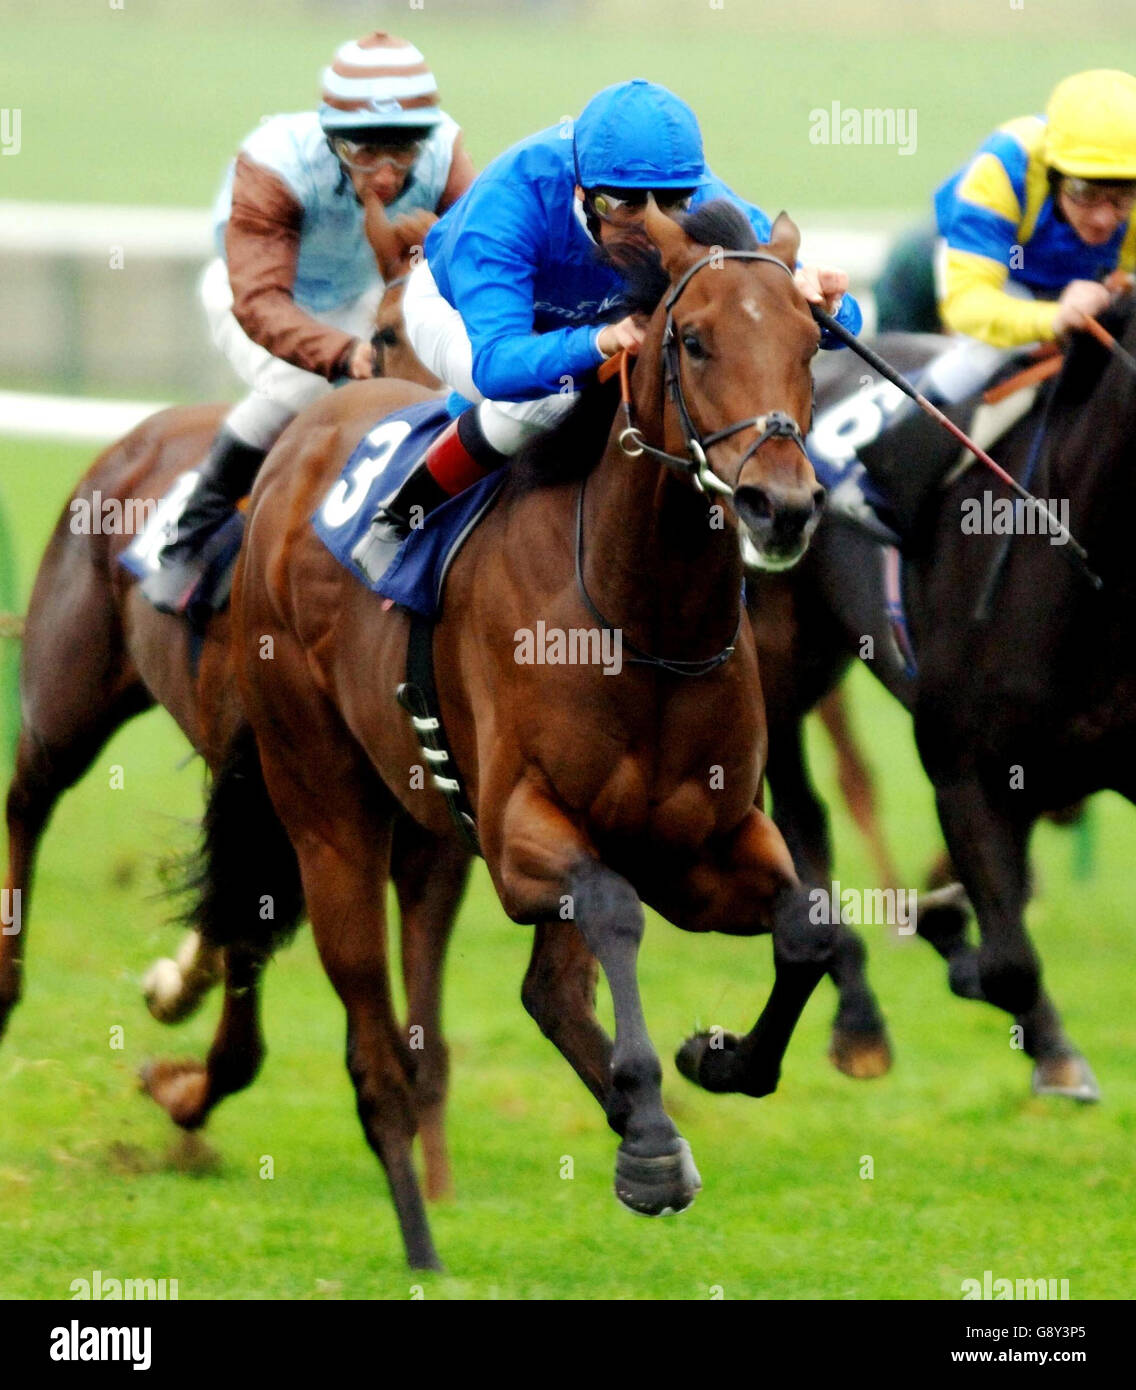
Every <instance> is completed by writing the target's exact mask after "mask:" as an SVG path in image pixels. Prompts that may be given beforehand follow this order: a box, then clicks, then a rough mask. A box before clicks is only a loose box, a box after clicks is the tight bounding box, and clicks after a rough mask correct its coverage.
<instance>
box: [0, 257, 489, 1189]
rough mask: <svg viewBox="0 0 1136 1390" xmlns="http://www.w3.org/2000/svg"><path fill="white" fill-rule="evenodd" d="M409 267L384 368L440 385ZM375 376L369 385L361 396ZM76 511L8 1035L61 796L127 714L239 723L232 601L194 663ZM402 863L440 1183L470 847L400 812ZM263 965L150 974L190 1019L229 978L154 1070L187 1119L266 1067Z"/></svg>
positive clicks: (191, 730) (161, 478) (124, 468)
mask: <svg viewBox="0 0 1136 1390" xmlns="http://www.w3.org/2000/svg"><path fill="white" fill-rule="evenodd" d="M402 268H404V267H397V266H388V267H387V271H388V275H387V287H386V292H385V293H384V296H383V299H382V301H381V303H380V305H379V309H378V313H377V318H376V337H377V338H378V339H379V344H378V347H379V350H380V351H381V354H382V365H383V369H384V371H385V372H387V373H390V374H397V375H399V376H401V377H404V378H406V379H408V380H412V381H419V382H421V383H422V384H423V385H424V386H427V387H436V386H437V385H438V383H437V381H436V379H435V378H433V377H431V376H430V375H429V374H428V373H426V371H425V369H424V368H423V367H422V366H421V364H420V363H419V362H418V359H417V358H416V357H415V356H414V353H413V351H412V349H411V348H410V346H409V344H408V342H407V341H406V339H405V334H404V333H403V332H402V324H401V300H402V293H401V285H402V280H401V279H400V278H398V271H399V270H400V269H402ZM369 389H373V387H368V386H367V385H366V384H364V385H363V386H362V388H361V390H362V392H363V393H364V394H365V393H366V392H367V391H368V390H369ZM226 409H227V407H225V406H220V405H206V406H186V407H177V408H175V409H172V410H166V411H162V412H160V413H159V414H156V415H153V416H151V417H150V418H149V419H147V420H145V421H144V422H143V423H142V424H141V425H139V426H138V427H137V428H136V429H134V430H132V431H131V432H130V434H128V435H126V436H125V437H124V438H123V439H121V440H119V441H118V442H117V443H115V444H114V445H112V446H111V447H110V448H109V449H107V450H106V451H104V453H103V454H101V455H100V457H99V458H98V459H97V460H96V462H95V463H94V465H93V466H92V468H91V469H90V470H89V471H88V473H87V474H86V475H85V477H84V478H83V479H82V480H81V482H80V483H79V485H78V487H77V488H76V490H75V493H74V494H73V497H72V500H74V499H83V498H87V499H90V497H91V496H92V495H93V494H98V495H99V496H101V498H102V499H117V500H118V501H119V502H121V503H123V504H125V503H126V502H127V501H128V500H132V499H146V498H150V499H157V498H159V497H161V496H163V495H164V493H165V492H166V491H167V490H168V488H169V487H170V485H171V484H172V482H173V481H174V479H175V478H176V477H177V475H178V474H179V473H180V472H182V471H183V470H184V469H186V468H189V467H192V466H193V465H194V464H196V463H197V462H198V461H199V460H200V459H201V458H202V457H203V455H204V454H205V453H206V451H207V449H208V447H209V444H210V441H211V440H212V438H213V435H214V433H215V432H216V429H217V426H218V424H219V423H220V421H221V419H222V418H223V417H224V414H225V411H226ZM124 511H125V513H126V514H127V515H129V514H130V513H129V511H128V510H126V509H125V507H124ZM72 515H73V513H72V508H71V506H70V502H69V504H68V506H67V507H66V508H65V509H64V512H63V515H62V516H61V518H60V520H59V522H58V524H57V525H56V528H55V531H54V534H53V535H52V538H51V541H50V542H49V545H48V548H47V552H46V554H45V555H44V558H43V561H42V563H41V565H40V569H39V573H38V575H37V577H36V582H35V587H34V589H33V592H32V598H31V603H30V606H29V610H28V615H27V619H26V622H25V624H24V646H23V656H22V670H21V682H22V694H23V700H22V728H21V733H20V740H19V745H18V750H17V755H16V766H15V772H14V775H13V778H12V782H11V786H10V789H9V792H8V802H7V820H8V873H7V879H6V884H7V887H8V888H9V889H14V890H18V891H19V892H20V894H21V895H22V897H21V906H22V911H21V931H20V933H19V934H18V935H11V936H10V935H6V934H5V935H2V936H0V1033H2V1031H3V1028H4V1026H5V1024H6V1022H7V1018H8V1016H9V1014H10V1012H11V1010H12V1008H13V1007H14V1005H15V1004H16V1002H17V1000H18V998H19V994H20V988H21V975H22V963H23V957H24V952H25V946H26V939H27V926H28V915H29V914H28V907H29V901H30V888H31V878H32V870H33V865H34V860H35V855H36V851H37V848H38V845H39V841H40V838H41V836H42V833H43V831H44V828H45V827H46V824H47V822H48V819H49V817H50V815H51V813H52V810H53V809H54V806H55V803H56V802H57V800H58V799H59V797H60V796H61V795H62V794H63V792H65V791H66V790H67V789H68V788H69V787H71V786H73V785H74V784H75V782H77V781H78V779H79V778H80V777H82V775H83V774H84V773H85V772H86V770H87V769H88V768H89V767H90V765H91V763H92V761H93V760H94V758H95V757H96V756H97V754H98V752H99V749H100V748H101V747H102V746H103V744H104V743H105V742H106V741H107V739H108V738H110V737H111V735H112V734H114V733H115V731H116V730H117V729H119V728H120V727H121V726H122V724H124V723H125V722H126V721H127V720H129V719H130V718H132V717H133V716H134V715H136V714H139V713H141V712H142V711H143V710H146V709H148V708H150V707H151V706H152V705H153V704H155V703H158V704H161V705H163V706H165V708H166V709H168V710H169V711H170V713H171V714H172V715H173V717H174V719H175V720H176V721H177V723H178V725H179V726H180V728H181V729H182V732H183V733H184V734H185V736H186V737H187V738H188V739H189V741H190V743H191V744H192V746H193V747H194V748H195V749H196V750H197V752H198V753H200V754H201V755H202V757H203V758H204V759H205V761H206V763H207V764H208V765H209V767H210V768H211V769H216V767H217V766H218V764H219V759H220V757H221V754H222V752H223V750H224V749H225V747H227V745H228V743H229V741H230V740H231V737H232V735H233V732H234V731H235V729H236V728H237V727H238V726H239V723H240V719H239V711H238V707H237V702H236V690H235V686H234V681H233V674H232V664H231V658H230V656H229V648H228V628H229V619H228V615H227V613H221V614H218V615H216V616H215V617H214V618H213V619H212V620H211V622H210V623H209V626H208V628H207V630H206V632H205V634H204V636H203V639H202V642H201V647H200V654H199V659H198V661H197V662H194V660H193V659H192V655H191V639H190V635H189V630H188V628H187V627H186V625H185V623H184V622H182V621H181V620H180V619H175V618H171V617H169V616H167V615H165V614H161V613H158V612H156V611H155V610H154V609H153V608H151V607H150V605H149V604H148V603H146V602H145V600H144V599H142V598H141V596H140V595H138V594H136V593H135V584H134V581H133V579H132V577H131V576H130V575H129V574H128V573H127V572H126V571H125V570H124V569H122V568H121V567H120V566H119V565H118V564H117V556H118V554H119V552H120V551H121V550H122V549H123V548H124V547H125V546H126V545H128V544H129V543H130V541H131V540H132V539H133V537H132V536H130V535H111V534H105V533H101V534H94V535H91V534H77V533H76V532H75V531H74V530H73V529H72V527H71V524H70V523H71V519H72ZM393 862H394V867H393V873H392V877H393V879H394V882H395V887H396V891H397V894H398V900H399V908H400V913H401V917H402V952H403V962H402V964H403V974H404V980H405V984H406V990H407V997H408V1001H409V1019H410V1022H411V1026H415V1025H417V1026H420V1027H422V1029H423V1038H424V1047H423V1050H422V1053H421V1056H420V1059H419V1067H418V1073H417V1082H416V1091H415V1099H416V1103H417V1105H418V1114H419V1121H420V1133H421V1135H422V1141H423V1148H424V1153H425V1158H426V1189H427V1192H428V1194H429V1195H431V1196H440V1195H442V1194H443V1193H444V1192H445V1191H446V1190H447V1189H448V1187H449V1169H448V1164H447V1162H446V1156H445V1144H444V1138H443V1130H442V1114H443V1105H444V1098H445V1089H446V1066H447V1063H446V1053H445V1048H444V1045H443V1041H442V1034H441V1029H440V1025H439V1012H440V996H441V976H442V957H443V954H444V952H445V948H446V944H447V941H448V937H449V932H450V927H451V925H452V922H453V918H454V916H455V914H456V911H457V906H458V903H459V901H460V898H461V894H462V891H463V888H464V884H465V880H466V876H467V872H468V863H469V856H468V854H467V853H466V852H465V851H464V850H463V849H461V847H460V846H458V845H455V844H449V843H444V844H440V843H438V842H437V841H436V840H435V838H434V837H433V836H431V835H430V834H429V833H428V832H427V831H425V830H423V829H422V828H421V827H419V826H416V825H415V824H413V822H411V821H410V820H409V819H405V820H404V822H403V823H402V824H400V826H399V827H398V830H397V833H396V837H395V855H394V861H393ZM261 963H262V962H261V960H260V959H259V958H255V957H254V956H250V955H249V954H248V953H242V952H240V951H239V950H236V951H230V952H220V951H217V950H215V949H213V948H211V947H208V946H207V945H205V944H204V943H202V942H201V941H200V939H199V938H198V937H196V936H192V937H190V938H189V939H187V941H186V942H185V943H184V944H183V947H182V950H181V951H180V952H179V957H178V962H177V963H176V964H175V962H173V961H166V962H159V963H158V967H157V968H156V969H155V970H153V971H151V973H150V976H149V977H148V1003H149V1004H150V1008H151V1012H153V1013H154V1015H155V1017H158V1018H161V1019H163V1021H168V1022H172V1021H176V1020H177V1019H180V1018H185V1017H187V1016H188V1015H189V1014H190V1013H192V1012H193V1010H194V1009H195V1008H196V1007H197V1005H198V1004H200V1002H201V1000H202V998H203V997H204V994H205V992H206V991H207V990H208V989H209V988H210V987H211V986H212V985H213V984H214V983H216V982H217V981H218V980H219V979H220V978H221V977H222V976H223V977H224V978H225V981H226V985H227V988H226V991H225V1003H224V1008H223V1011H222V1017H221V1021H220V1026H219V1028H218V1032H217V1036H216V1039H215V1041H214V1043H213V1047H212V1049H211V1051H210V1053H209V1057H208V1060H207V1061H206V1063H205V1064H202V1063H201V1062H197V1061H193V1062H158V1063H155V1064H152V1065H151V1066H150V1067H149V1068H147V1071H146V1075H145V1081H146V1085H147V1088H148V1090H149V1092H150V1094H151V1095H152V1096H153V1097H154V1098H155V1100H157V1101H158V1102H159V1103H160V1104H161V1105H162V1106H164V1108H165V1109H166V1110H167V1111H168V1112H169V1113H170V1115H171V1116H172V1118H173V1119H174V1120H175V1121H176V1122H177V1123H178V1124H180V1125H183V1126H184V1127H186V1128H195V1127H197V1126H199V1125H200V1124H202V1123H203V1122H204V1121H205V1119H206V1117H207V1115H208V1113H209V1111H210V1110H211V1109H212V1107H213V1106H214V1105H216V1104H217V1103H218V1102H219V1101H220V1100H222V1099H223V1098H224V1097H225V1096H226V1095H228V1094H231V1093H232V1092H233V1091H235V1090H238V1089H240V1088H241V1087H243V1086H246V1085H248V1083H249V1082H250V1081H251V1080H252V1078H253V1077H254V1076H255V1074H256V1072H257V1069H258V1068H259V1065H260V1062H261V1059H262V1056H263V1040H262V1037H261V1034H260V1029H259V1024H258V984H259V974H260V966H261Z"/></svg>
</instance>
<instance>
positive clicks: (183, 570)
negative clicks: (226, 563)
mask: <svg viewBox="0 0 1136 1390" xmlns="http://www.w3.org/2000/svg"><path fill="white" fill-rule="evenodd" d="M265 452H266V451H265V450H264V449H254V448H252V447H251V445H248V444H246V443H245V442H244V441H243V440H241V439H238V438H237V436H236V435H235V434H232V433H230V432H229V431H228V430H227V429H225V428H224V426H222V428H221V429H220V430H219V431H218V433H217V437H216V439H214V441H213V446H212V448H211V449H210V450H209V455H208V457H207V458H206V459H205V462H204V463H203V464H202V465H201V469H200V473H199V476H198V479H197V483H196V485H195V487H194V489H193V492H192V493H191V494H190V497H189V501H188V502H187V503H186V505H185V510H184V511H183V512H182V514H181V516H180V517H179V518H178V522H177V534H176V535H175V536H174V538H173V540H171V541H168V542H167V543H166V544H165V545H164V546H163V547H162V551H161V554H160V555H159V557H158V565H159V568H158V569H157V570H156V571H155V572H154V573H153V574H151V575H149V576H148V577H147V578H146V579H144V580H143V581H142V592H143V593H144V594H145V595H146V597H147V598H148V599H149V600H150V602H151V603H152V604H153V605H154V607H155V608H158V609H160V610H161V611H162V612H163V613H181V612H182V611H183V610H184V608H185V603H186V600H187V599H188V597H189V595H190V594H191V593H192V591H193V587H194V585H195V584H196V583H197V581H198V580H199V579H200V578H201V573H202V571H201V566H200V563H199V561H200V554H201V548H202V546H203V544H204V543H205V542H206V541H207V540H208V538H209V537H210V536H211V535H212V534H213V532H214V531H216V530H217V528H218V527H219V526H221V525H222V523H223V522H224V521H226V520H227V518H228V517H229V516H231V515H232V511H233V508H234V507H235V506H236V504H237V503H238V502H239V501H240V500H241V498H242V497H244V496H246V495H247V493H248V491H249V489H250V488H251V487H252V482H253V479H254V478H255V477H256V472H257V469H258V468H259V467H260V465H261V464H262V463H263V462H264V455H265Z"/></svg>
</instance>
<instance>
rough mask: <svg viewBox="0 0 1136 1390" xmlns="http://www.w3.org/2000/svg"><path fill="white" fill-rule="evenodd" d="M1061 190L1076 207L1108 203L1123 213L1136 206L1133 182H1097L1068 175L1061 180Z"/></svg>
mask: <svg viewBox="0 0 1136 1390" xmlns="http://www.w3.org/2000/svg"><path fill="white" fill-rule="evenodd" d="M1061 191H1062V192H1063V193H1064V194H1065V196H1066V198H1068V199H1069V201H1070V202H1071V203H1072V204H1073V205H1074V207H1079V208H1100V207H1104V205H1105V204H1106V203H1107V204H1108V205H1109V207H1111V208H1114V209H1115V210H1116V211H1117V212H1119V213H1122V214H1125V213H1129V212H1131V211H1132V209H1133V208H1136V184H1132V183H1112V184H1109V183H1095V182H1094V181H1093V180H1092V179H1078V178H1070V177H1066V178H1063V179H1062V180H1061Z"/></svg>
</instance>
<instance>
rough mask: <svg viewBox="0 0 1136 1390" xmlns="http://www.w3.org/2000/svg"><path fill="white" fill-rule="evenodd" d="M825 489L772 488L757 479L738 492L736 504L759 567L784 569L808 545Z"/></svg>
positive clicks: (802, 552)
mask: <svg viewBox="0 0 1136 1390" xmlns="http://www.w3.org/2000/svg"><path fill="white" fill-rule="evenodd" d="M825 495H826V494H825V490H824V488H823V487H821V486H820V484H819V483H818V484H816V485H815V486H814V487H812V488H809V487H796V488H777V489H774V488H768V487H762V486H760V485H757V484H754V483H747V484H746V485H745V486H744V487H739V488H738V490H737V491H736V492H735V493H734V508H735V510H736V511H737V514H738V517H739V519H740V520H741V522H742V524H743V525H744V527H745V529H746V531H747V532H748V533H749V541H750V545H751V546H752V551H753V554H752V557H751V558H752V561H753V563H754V564H755V565H756V566H757V567H758V568H759V569H765V570H784V569H788V568H789V567H790V566H791V565H795V564H796V563H797V561H798V560H799V559H800V558H801V556H802V555H803V554H804V553H805V551H806V550H807V549H808V544H809V541H810V540H811V539H812V534H813V532H814V531H815V530H816V528H817V525H818V523H819V522H820V516H821V511H822V509H823V507H824V499H825Z"/></svg>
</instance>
